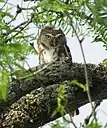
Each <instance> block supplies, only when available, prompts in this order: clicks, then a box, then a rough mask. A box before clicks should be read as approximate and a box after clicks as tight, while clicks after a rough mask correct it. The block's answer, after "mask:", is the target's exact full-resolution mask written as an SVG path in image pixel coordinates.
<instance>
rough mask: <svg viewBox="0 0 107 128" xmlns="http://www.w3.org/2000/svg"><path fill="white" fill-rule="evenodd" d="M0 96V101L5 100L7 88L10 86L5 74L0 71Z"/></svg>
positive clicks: (7, 76)
mask: <svg viewBox="0 0 107 128" xmlns="http://www.w3.org/2000/svg"><path fill="white" fill-rule="evenodd" d="M0 75H1V78H0V95H1V97H0V98H2V99H4V100H6V99H7V87H8V86H9V84H10V78H9V75H8V73H7V72H5V71H3V70H1V71H0Z"/></svg>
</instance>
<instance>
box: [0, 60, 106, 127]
mask: <svg viewBox="0 0 107 128" xmlns="http://www.w3.org/2000/svg"><path fill="white" fill-rule="evenodd" d="M43 67H44V65H40V66H38V67H36V69H35V71H36V72H37V71H38V70H39V72H38V73H37V74H35V75H33V74H32V76H31V75H30V77H25V78H24V79H20V80H15V81H13V82H12V84H11V85H10V87H9V91H8V99H7V102H3V101H1V102H0V113H1V118H0V122H1V125H2V126H3V127H10V128H11V127H12V126H13V128H15V127H17V128H19V127H23V128H29V127H32V128H33V127H35V128H36V127H39V126H41V125H44V124H46V123H47V122H50V121H51V120H54V119H56V118H58V117H60V114H59V113H58V114H57V115H56V116H55V117H52V113H53V111H54V110H55V109H56V107H57V88H58V86H59V84H60V83H62V82H64V81H66V83H67V86H65V89H66V91H65V94H66V95H67V100H68V103H67V106H66V109H69V110H71V111H72V110H74V109H76V108H78V107H80V106H82V105H84V104H86V103H88V102H89V101H88V97H87V94H86V92H83V90H82V89H81V88H80V87H77V86H76V85H71V84H70V83H69V81H72V80H74V79H75V80H78V81H79V82H80V83H82V84H85V75H84V65H82V64H77V63H73V64H71V61H70V60H69V59H65V60H63V61H56V62H53V63H52V64H50V65H48V67H46V68H45V69H44V70H40V69H41V68H43ZM87 69H88V73H89V76H90V77H89V78H90V79H89V80H90V81H91V83H92V84H91V87H90V92H91V98H92V101H96V100H98V99H100V100H101V99H106V98H107V86H106V85H107V68H105V67H104V66H102V65H99V66H96V65H93V64H87ZM7 106H8V107H7Z"/></svg>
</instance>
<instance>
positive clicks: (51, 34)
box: [37, 27, 72, 64]
mask: <svg viewBox="0 0 107 128" xmlns="http://www.w3.org/2000/svg"><path fill="white" fill-rule="evenodd" d="M37 44H38V53H39V64H43V63H49V62H52V61H53V60H57V59H59V60H61V59H62V58H64V57H69V58H71V59H72V57H71V53H70V49H69V47H68V46H67V41H66V37H65V35H64V33H63V31H62V30H61V29H60V28H55V27H45V28H43V29H42V30H41V32H40V35H39V38H38V40H37Z"/></svg>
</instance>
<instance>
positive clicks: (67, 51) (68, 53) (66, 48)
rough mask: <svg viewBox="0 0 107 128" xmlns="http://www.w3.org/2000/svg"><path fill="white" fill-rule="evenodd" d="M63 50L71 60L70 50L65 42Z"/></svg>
mask: <svg viewBox="0 0 107 128" xmlns="http://www.w3.org/2000/svg"><path fill="white" fill-rule="evenodd" d="M65 50H66V53H67V55H68V57H69V58H71V60H72V55H71V51H70V49H69V47H68V45H67V44H65Z"/></svg>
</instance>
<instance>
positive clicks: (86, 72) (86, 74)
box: [65, 12, 97, 122]
mask: <svg viewBox="0 0 107 128" xmlns="http://www.w3.org/2000/svg"><path fill="white" fill-rule="evenodd" d="M65 13H66V14H67V16H68V18H69V19H70V21H71V17H70V15H69V13H68V12H65ZM70 24H71V26H72V29H73V31H74V33H75V35H76V37H77V39H78V42H79V44H80V48H81V52H82V56H83V60H84V71H85V78H86V90H87V96H88V99H89V102H90V104H91V107H92V113H93V117H94V119H95V121H96V122H97V119H96V112H95V108H94V105H93V103H92V99H91V93H90V88H89V80H88V70H87V65H86V59H85V54H84V50H83V47H82V42H83V40H84V37H83V38H82V39H81V40H80V38H79V36H78V34H77V31H76V29H75V27H74V26H73V24H72V23H70Z"/></svg>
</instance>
